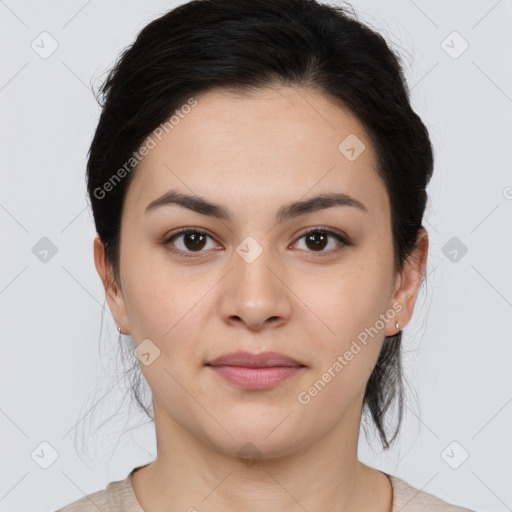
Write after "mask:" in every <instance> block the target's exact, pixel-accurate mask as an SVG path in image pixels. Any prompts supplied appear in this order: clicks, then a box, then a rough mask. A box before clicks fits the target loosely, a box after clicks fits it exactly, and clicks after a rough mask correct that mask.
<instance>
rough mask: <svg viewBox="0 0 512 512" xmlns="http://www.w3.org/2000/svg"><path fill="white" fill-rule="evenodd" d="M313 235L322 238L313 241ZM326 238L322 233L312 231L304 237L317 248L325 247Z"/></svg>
mask: <svg viewBox="0 0 512 512" xmlns="http://www.w3.org/2000/svg"><path fill="white" fill-rule="evenodd" d="M315 237H320V238H322V240H321V241H316V242H315V241H314V239H315ZM326 238H327V237H326V236H325V235H324V234H323V233H312V234H310V235H308V236H307V237H306V239H307V241H308V242H313V246H314V247H316V248H317V249H318V248H320V249H323V248H324V247H325V240H326Z"/></svg>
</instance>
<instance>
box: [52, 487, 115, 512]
mask: <svg viewBox="0 0 512 512" xmlns="http://www.w3.org/2000/svg"><path fill="white" fill-rule="evenodd" d="M93 510H94V511H95V512H98V511H101V512H111V510H110V506H109V504H108V495H107V491H106V490H105V489H104V490H102V491H97V492H94V493H92V494H88V495H87V496H84V497H83V498H80V499H79V500H76V501H73V503H69V504H68V505H66V506H64V507H62V508H59V509H58V510H57V512H89V511H93Z"/></svg>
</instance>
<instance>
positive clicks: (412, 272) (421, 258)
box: [384, 227, 429, 336]
mask: <svg viewBox="0 0 512 512" xmlns="http://www.w3.org/2000/svg"><path fill="white" fill-rule="evenodd" d="M428 244H429V241H428V233H427V231H426V230H425V228H423V227H422V228H421V229H420V231H419V233H418V240H417V242H416V247H415V249H414V251H413V253H412V254H411V256H410V258H409V259H408V260H407V261H406V262H405V264H404V268H403V270H402V272H400V274H398V275H397V277H396V280H395V292H394V294H393V298H392V301H391V305H393V304H395V308H392V309H394V310H395V311H397V313H396V316H395V318H394V319H393V320H394V321H393V322H389V323H388V324H387V325H386V328H385V329H384V334H385V336H393V335H395V334H396V333H397V332H398V331H397V329H396V327H395V322H400V330H402V329H403V328H404V326H405V325H407V324H408V322H409V320H410V319H411V316H412V313H413V311H414V304H415V303H416V297H417V295H418V291H419V288H420V284H421V279H422V277H423V273H424V272H425V268H426V266H427V255H428ZM397 303H399V305H400V306H401V310H400V312H398V307H397V306H396V304H397Z"/></svg>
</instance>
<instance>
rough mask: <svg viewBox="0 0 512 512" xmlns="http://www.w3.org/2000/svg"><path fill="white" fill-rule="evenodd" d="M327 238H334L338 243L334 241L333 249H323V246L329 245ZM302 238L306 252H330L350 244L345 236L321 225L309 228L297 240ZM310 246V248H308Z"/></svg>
mask: <svg viewBox="0 0 512 512" xmlns="http://www.w3.org/2000/svg"><path fill="white" fill-rule="evenodd" d="M329 238H331V239H335V240H336V241H337V242H338V243H337V244H336V243H334V249H331V250H327V251H325V250H324V249H325V247H327V246H328V245H329ZM302 239H304V243H305V245H306V250H307V251H308V252H320V253H327V254H332V253H334V252H337V251H339V250H341V249H342V248H343V247H344V246H349V245H351V243H350V241H349V240H348V238H347V237H345V236H343V235H341V234H340V233H337V232H335V231H331V230H330V229H327V228H323V227H317V228H313V229H309V230H308V231H306V232H305V233H303V234H302V236H301V237H300V238H299V241H300V240H302ZM296 243H298V242H296ZM311 248H312V250H310V249H311ZM322 255H323V254H322Z"/></svg>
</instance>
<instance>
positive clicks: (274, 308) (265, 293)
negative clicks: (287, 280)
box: [221, 237, 290, 327]
mask: <svg viewBox="0 0 512 512" xmlns="http://www.w3.org/2000/svg"><path fill="white" fill-rule="evenodd" d="M274 256H275V254H274V251H273V250H272V248H268V247H267V248H264V247H263V246H262V245H261V244H260V243H259V242H258V241H257V240H256V239H255V238H253V237H246V238H245V239H244V240H243V241H242V242H241V243H240V244H239V245H238V246H237V248H236V254H235V253H233V261H232V265H233V266H234V268H232V271H231V272H230V273H229V277H228V279H227V280H226V282H225V285H224V286H225V288H224V290H223V293H222V299H221V314H222V316H223V318H224V319H225V320H226V321H229V320H230V319H233V318H235V317H236V318H237V319H239V320H242V321H244V322H246V323H247V324H250V325H251V327H255V326H258V325H260V324H263V323H264V322H265V321H266V320H267V319H269V318H274V317H278V318H281V319H284V318H285V317H287V316H288V315H289V312H290V304H289V300H288V298H287V291H286V290H287V288H286V287H285V286H284V284H283V281H284V280H283V278H282V277H280V273H281V270H280V269H281V268H282V267H281V265H280V264H279V261H278V258H276V257H274ZM226 287H227V289H226Z"/></svg>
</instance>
